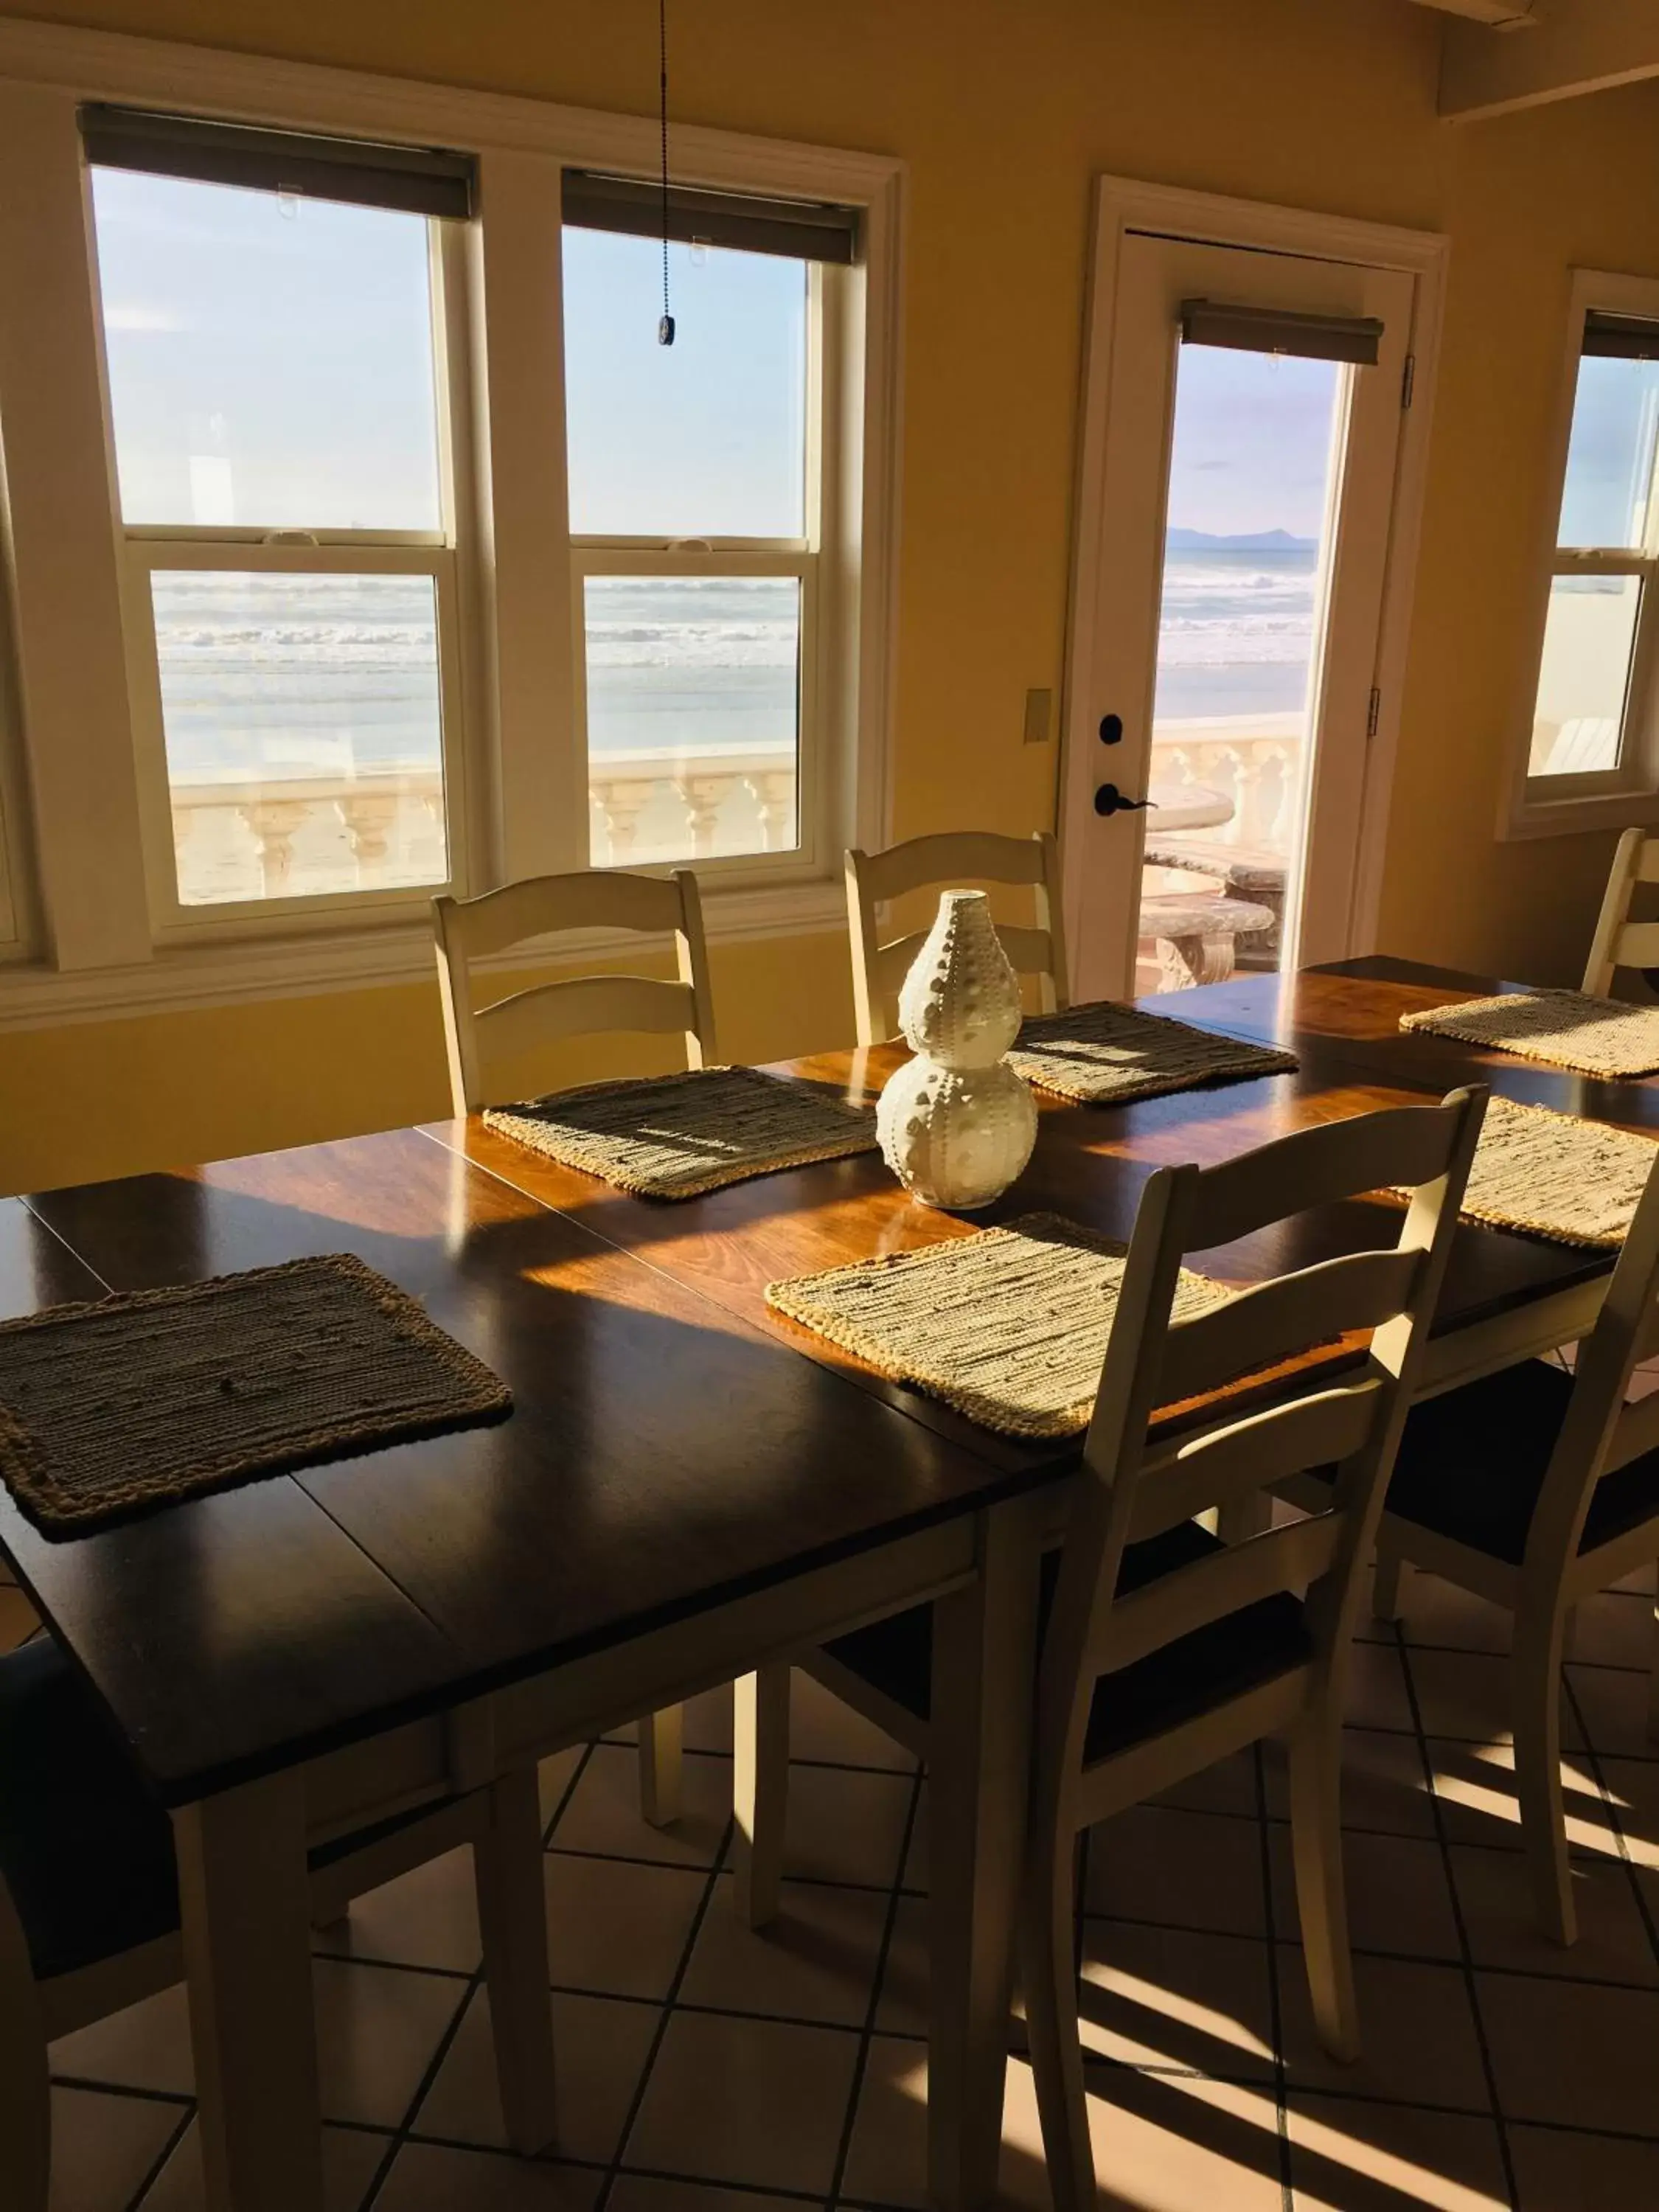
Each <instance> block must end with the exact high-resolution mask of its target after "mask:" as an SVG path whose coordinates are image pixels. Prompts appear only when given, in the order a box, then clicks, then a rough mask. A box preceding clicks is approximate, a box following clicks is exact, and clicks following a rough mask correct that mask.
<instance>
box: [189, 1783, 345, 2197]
mask: <svg viewBox="0 0 1659 2212" xmlns="http://www.w3.org/2000/svg"><path fill="white" fill-rule="evenodd" d="M173 1838H174V1841H175V1843H176V1844H177V1847H178V1857H179V1906H180V1911H181V1913H182V1917H183V1929H184V1952H185V1979H186V1982H187V1983H188V1985H189V1990H190V2030H191V2049H192V2051H193V2052H194V2054H195V2059H196V2094H197V2102H198V2107H199V2119H198V2125H199V2128H200V2131H201V2138H202V2166H203V2172H204V2178H205V2183H206V2202H207V2207H208V2212H322V2204H323V2144H322V2121H321V2115H320V2112H319V2104H318V2091H317V2030H316V2021H315V2017H314V2015H313V2009H312V1984H311V1891H310V1882H309V1879H308V1876H307V1864H306V1818H305V1792H304V1786H303V1781H302V1778H301V1775H300V1774H299V1773H298V1772H297V1771H295V1772H292V1773H289V1774H277V1775H273V1776H271V1777H270V1778H268V1779H267V1780H265V1781H262V1782H251V1783H248V1784H245V1785H244V1786H243V1787H242V1788H240V1789H239V1790H225V1791H224V1792H223V1793H222V1795H220V1796H216V1797H208V1798H204V1799H203V1800H202V1802H200V1803H199V1804H195V1805H186V1806H184V1807H182V1808H180V1809H179V1811H178V1812H176V1813H175V1814H173Z"/></svg>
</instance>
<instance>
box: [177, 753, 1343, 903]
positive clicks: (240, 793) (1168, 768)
mask: <svg viewBox="0 0 1659 2212" xmlns="http://www.w3.org/2000/svg"><path fill="white" fill-rule="evenodd" d="M1301 762H1302V732H1301V720H1300V717H1299V716H1296V715H1283V716H1279V717H1268V716H1263V717H1261V718H1259V719H1256V720H1251V721H1250V722H1249V723H1248V724H1241V722H1239V721H1238V720H1231V719H1229V720H1217V721H1209V722H1206V721H1190V722H1181V723H1166V724H1164V726H1162V727H1161V728H1160V729H1159V730H1158V733H1157V735H1156V736H1155V737H1154V738H1153V742H1152V777H1151V780H1152V783H1153V785H1154V786H1157V787H1163V788H1164V789H1166V790H1170V791H1180V790H1183V789H1191V788H1198V789H1203V790H1207V791H1212V792H1215V793H1218V794H1219V795H1220V796H1221V797H1223V798H1225V799H1226V800H1227V801H1228V803H1229V804H1230V805H1231V809H1232V811H1231V816H1230V817H1229V818H1228V819H1227V821H1226V822H1225V823H1221V824H1219V825H1218V826H1217V827H1216V828H1214V829H1209V830H1206V832H1205V833H1204V839H1203V842H1204V843H1205V845H1206V848H1207V847H1222V848H1240V849H1241V850H1243V851H1246V852H1251V853H1267V854H1283V855H1285V856H1286V857H1288V855H1289V854H1290V851H1291V845H1292V842H1293V838H1294V829H1295V823H1296V817H1297V809H1298V807H1299V805H1300V804H1301V794H1302V770H1301ZM588 800H589V812H590V838H591V847H590V849H591V851H592V856H593V859H594V861H595V862H596V864H599V865H601V866H611V867H628V866H651V865H659V864H661V863H663V862H665V861H673V860H709V859H714V858H719V857H722V856H726V855H732V854H748V853H755V854H761V853H776V852H787V851H788V850H789V849H790V848H792V847H793V845H794V843H795V840H796V826H795V825H796V769H795V756H794V754H793V750H787V749H784V748H779V749H778V750H773V751H761V750H752V749H750V750H744V749H741V748H734V749H733V750H731V751H727V752H720V753H714V752H701V753H696V754H684V753H678V752H675V751H673V750H658V751H651V752H645V751H639V752H617V753H607V754H601V755H599V756H597V757H595V758H594V760H593V762H592V766H591V770H590V774H589V777H588ZM1152 834H1153V835H1156V821H1155V818H1154V821H1153V824H1152ZM444 836H445V831H444V814H443V778H442V775H441V772H440V771H439V770H438V769H435V768H422V767H406V766H405V767H399V766H397V765H392V766H390V767H388V768H386V769H381V770H378V771H374V772H368V773H365V774H362V775H344V774H334V775H317V776H295V777H290V776H271V777H269V778H267V779H265V780H264V781H258V782H228V781H215V782H200V783H191V784H175V785H174V786H173V847H174V852H175V854H176V856H177V862H178V869H179V896H180V899H181V901H182V902H183V903H184V904H185V905H186V906H204V905H216V904H221V903H223V902H228V901H233V900H257V899H261V898H294V897H304V896H327V895H331V894H332V895H338V894H341V893H344V892H350V891H364V890H397V889H400V888H405V887H409V886H414V885H420V884H435V883H441V882H442V881H443V880H444V878H445V877H446V875H447V866H446V864H445V845H444Z"/></svg>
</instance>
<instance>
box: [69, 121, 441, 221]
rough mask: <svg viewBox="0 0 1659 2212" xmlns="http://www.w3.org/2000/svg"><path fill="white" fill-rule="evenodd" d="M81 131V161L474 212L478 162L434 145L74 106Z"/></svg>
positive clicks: (431, 210)
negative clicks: (84, 156)
mask: <svg viewBox="0 0 1659 2212" xmlns="http://www.w3.org/2000/svg"><path fill="white" fill-rule="evenodd" d="M81 137H82V143H83V144H84V145H85V148H86V153H87V159H88V161H90V162H92V163H94V165H95V166H96V167H100V168H106V169H139V170H143V172H144V173H146V174H148V175H150V176H157V177H185V178H188V179H191V180H193V181H194V182H196V183H197V184H207V185H242V186H244V187H245V188H246V189H247V190H249V191H265V192H292V193H295V194H297V195H299V196H300V197H302V198H306V199H319V200H343V201H345V202H347V203H348V204H350V205H352V206H355V207H375V208H397V209H399V210H402V211H403V212H404V214H407V215H422V216H440V217H442V218H445V219H447V220H449V221H453V222H466V221H467V219H468V218H469V217H470V216H471V214H472V211H473V204H474V199H475V196H476V177H477V170H476V165H475V163H474V161H473V160H472V157H471V155H468V154H453V153H447V152H444V151H442V150H441V149H437V148H435V147H429V146H386V145H380V144H378V143H374V141H372V140H369V139H363V138H317V137H311V136H309V135H308V134H307V133H305V132H302V131H255V130H252V129H249V128H246V126H244V125H241V124H240V123H208V122H204V121H202V120H200V119H199V118H197V117H194V116H189V115H152V114H147V113H143V112H140V111H139V110H137V109H135V108H128V107H101V106H93V107H83V108H82V110H81Z"/></svg>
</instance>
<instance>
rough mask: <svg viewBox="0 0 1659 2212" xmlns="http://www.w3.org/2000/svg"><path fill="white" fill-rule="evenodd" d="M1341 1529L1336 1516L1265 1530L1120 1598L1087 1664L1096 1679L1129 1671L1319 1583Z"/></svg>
mask: <svg viewBox="0 0 1659 2212" xmlns="http://www.w3.org/2000/svg"><path fill="white" fill-rule="evenodd" d="M1341 1533H1342V1531H1341V1526H1340V1522H1339V1520H1338V1517H1337V1516H1336V1514H1335V1513H1334V1512H1330V1513H1316V1514H1312V1515H1310V1516H1309V1518H1308V1519H1307V1520H1305V1521H1293V1522H1290V1523H1289V1524H1288V1526H1286V1527H1285V1528H1267V1529H1264V1530H1263V1531H1262V1533H1261V1534H1260V1535H1257V1536H1249V1537H1247V1538H1246V1539H1245V1540H1244V1541H1243V1543H1242V1544H1230V1545H1229V1546H1228V1547H1227V1548H1226V1549H1225V1551H1221V1552H1215V1553H1212V1554H1211V1555H1210V1557H1209V1558H1208V1559H1199V1560H1196V1561H1194V1564H1193V1565H1191V1566H1189V1567H1184V1568H1182V1571H1181V1572H1180V1573H1179V1574H1174V1575H1170V1576H1167V1577H1164V1581H1165V1582H1166V1583H1167V1584H1168V1587H1167V1588H1163V1587H1160V1586H1158V1585H1157V1584H1154V1585H1153V1586H1152V1588H1150V1589H1138V1590H1134V1591H1132V1592H1131V1593H1130V1595H1128V1596H1127V1597H1121V1598H1119V1599H1117V1600H1116V1601H1115V1603H1114V1604H1113V1605H1112V1607H1111V1608H1110V1610H1109V1612H1108V1613H1107V1614H1106V1617H1105V1620H1104V1623H1103V1633H1102V1636H1101V1638H1100V1641H1099V1643H1098V1644H1097V1647H1096V1648H1095V1649H1094V1650H1091V1653H1090V1654H1089V1658H1088V1665H1089V1668H1090V1669H1091V1672H1092V1673H1094V1674H1113V1673H1115V1671H1116V1670H1117V1668H1120V1667H1132V1666H1133V1664H1134V1662H1135V1661H1136V1660H1137V1659H1144V1658H1145V1657H1146V1656H1147V1654H1148V1653H1149V1652H1152V1651H1157V1650H1161V1649H1162V1647H1163V1646H1164V1644H1173V1643H1174V1642H1175V1640H1176V1638H1177V1637H1181V1636H1190V1635H1191V1634H1192V1632H1193V1631H1194V1629H1195V1628H1206V1627H1207V1626H1209V1624H1210V1623H1211V1622H1212V1621H1214V1620H1222V1619H1224V1618H1225V1615H1226V1614H1228V1613H1237V1612H1239V1611H1240V1610H1241V1609H1242V1608H1243V1607H1245V1606H1247V1605H1254V1604H1255V1603H1256V1601H1258V1600H1259V1599H1261V1598H1264V1597H1272V1596H1273V1595H1275V1594H1276V1593H1277V1592H1279V1590H1284V1589H1293V1588H1294V1587H1295V1586H1296V1585H1297V1583H1312V1582H1316V1581H1317V1580H1318V1579H1319V1577H1320V1576H1321V1575H1322V1574H1324V1573H1325V1572H1326V1571H1327V1570H1328V1567H1329V1566H1330V1564H1331V1561H1332V1560H1333V1559H1334V1558H1335V1556H1336V1549H1337V1544H1338V1541H1339V1540H1340V1536H1341Z"/></svg>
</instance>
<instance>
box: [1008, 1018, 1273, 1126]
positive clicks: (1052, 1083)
mask: <svg viewBox="0 0 1659 2212" xmlns="http://www.w3.org/2000/svg"><path fill="white" fill-rule="evenodd" d="M1008 1064H1009V1066H1011V1067H1012V1068H1014V1069H1016V1070H1017V1071H1018V1073H1020V1074H1021V1075H1023V1076H1024V1078H1025V1080H1026V1081H1027V1082H1028V1083H1032V1084H1035V1085H1036V1087H1037V1089H1038V1090H1039V1091H1054V1092H1055V1093H1056V1094H1057V1095H1058V1096H1059V1097H1061V1098H1074V1099H1076V1100H1077V1101H1078V1103H1079V1104H1080V1105H1085V1106H1124V1105H1127V1104H1128V1103H1129V1102H1130V1101H1131V1100H1132V1099H1136V1098H1159V1097H1164V1095H1165V1094H1166V1093H1167V1092H1169V1091H1194V1090H1196V1089H1197V1088H1198V1087H1199V1085H1200V1084H1206V1083H1243V1082H1249V1081H1250V1080H1252V1079H1254V1078H1255V1077H1256V1076H1258V1075H1279V1074H1283V1073H1287V1072H1288V1071H1290V1070H1291V1069H1292V1068H1294V1067H1295V1066H1296V1064H1297V1062H1296V1054H1294V1053H1293V1052H1285V1051H1284V1050H1283V1049H1282V1048H1280V1047H1279V1046H1277V1045H1262V1044H1249V1043H1247V1042H1244V1040H1243V1039H1242V1038H1239V1037H1231V1036H1222V1035H1221V1034H1220V1033H1219V1032H1218V1031H1217V1030H1201V1029H1196V1028H1194V1025H1193V1024H1192V1023H1190V1022H1178V1021H1176V1020H1175V1019H1174V1018H1173V1017H1172V1016H1170V1015H1169V1014H1149V1013H1146V1012H1145V1011H1144V1010H1143V1009H1142V1008H1140V1007H1139V1006H1119V1005H1118V1004H1117V1003H1116V1001H1115V1000H1110V999H1099V1000H1094V1001H1093V1002H1091V1004H1089V1005H1086V1006H1068V1007H1067V1008H1066V1011H1065V1012H1063V1013H1058V1014H1035V1015H1033V1016H1032V1017H1031V1018H1030V1020H1029V1021H1026V1022H1023V1023H1022V1024H1020V1031H1019V1035H1018V1037H1017V1038H1016V1039H1015V1041H1014V1045H1013V1049H1012V1051H1011V1052H1010V1053H1009V1054H1008Z"/></svg>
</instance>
